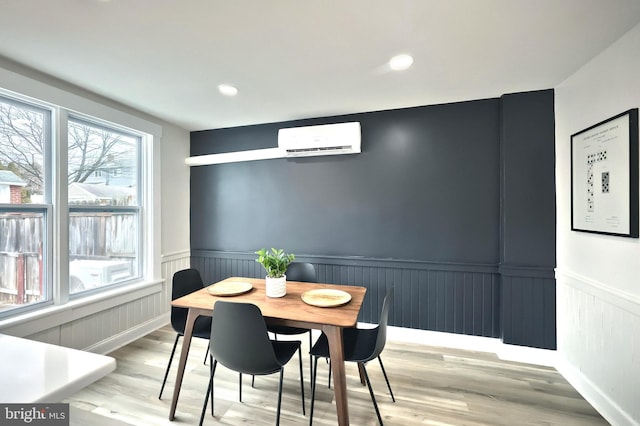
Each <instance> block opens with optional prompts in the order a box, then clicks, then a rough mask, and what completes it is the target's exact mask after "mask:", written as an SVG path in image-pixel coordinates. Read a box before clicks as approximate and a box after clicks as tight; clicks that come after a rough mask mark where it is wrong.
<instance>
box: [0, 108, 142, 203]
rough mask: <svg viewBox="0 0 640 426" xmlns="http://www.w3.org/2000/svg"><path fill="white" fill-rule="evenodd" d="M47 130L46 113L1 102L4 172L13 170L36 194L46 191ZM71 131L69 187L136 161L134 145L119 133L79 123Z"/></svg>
mask: <svg viewBox="0 0 640 426" xmlns="http://www.w3.org/2000/svg"><path fill="white" fill-rule="evenodd" d="M47 128H48V123H46V121H45V115H44V113H43V112H42V111H39V110H37V109H30V108H28V107H27V106H24V107H23V106H21V105H14V104H11V103H4V102H0V169H10V170H12V171H13V172H14V173H16V174H17V175H18V176H19V177H20V178H22V179H23V180H25V181H26V182H27V185H28V188H29V190H30V191H31V192H33V193H42V189H43V183H44V168H43V162H44V155H43V153H44V150H45V147H46V144H47V143H49V142H48V138H47ZM68 128H69V133H68V170H69V172H68V179H69V183H72V182H80V183H82V182H85V181H86V180H87V179H88V178H89V177H90V176H91V175H92V174H94V173H95V172H96V171H100V170H107V171H108V170H110V169H112V168H113V167H115V166H117V165H118V164H123V163H127V162H128V161H129V162H130V159H131V158H133V156H132V150H133V149H134V148H133V145H131V144H129V143H126V141H125V139H126V138H123V136H122V135H120V134H119V133H117V132H114V131H110V130H109V129H105V128H101V127H99V126H94V125H91V124H89V123H84V122H82V121H75V120H74V121H69V126H68ZM134 155H135V154H134Z"/></svg>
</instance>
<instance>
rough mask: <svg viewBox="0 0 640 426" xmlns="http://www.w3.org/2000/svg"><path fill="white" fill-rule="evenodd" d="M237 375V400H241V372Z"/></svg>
mask: <svg viewBox="0 0 640 426" xmlns="http://www.w3.org/2000/svg"><path fill="white" fill-rule="evenodd" d="M238 376H239V377H238V401H240V402H242V373H240V374H239V375H238Z"/></svg>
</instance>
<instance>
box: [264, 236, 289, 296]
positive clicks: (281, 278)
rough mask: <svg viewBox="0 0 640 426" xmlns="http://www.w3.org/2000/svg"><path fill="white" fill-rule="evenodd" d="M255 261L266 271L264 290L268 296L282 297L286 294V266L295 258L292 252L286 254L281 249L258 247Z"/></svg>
mask: <svg viewBox="0 0 640 426" xmlns="http://www.w3.org/2000/svg"><path fill="white" fill-rule="evenodd" d="M256 254H257V255H258V258H257V259H256V262H258V263H259V264H261V265H262V266H263V267H264V270H265V271H267V277H266V291H267V296H269V297H282V296H284V295H285V294H287V276H286V275H285V272H287V267H288V266H289V264H290V263H291V262H293V260H294V259H295V258H296V257H295V255H294V254H293V253H291V254H287V253H285V252H284V250H283V249H279V250H277V249H274V248H272V249H271V251H268V250H265V249H260V250H258V251H257V252H256Z"/></svg>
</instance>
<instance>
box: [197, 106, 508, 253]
mask: <svg viewBox="0 0 640 426" xmlns="http://www.w3.org/2000/svg"><path fill="white" fill-rule="evenodd" d="M499 113H500V104H499V101H498V100H496V99H492V100H485V101H477V102H466V103H460V104H449V105H439V106H431V107H422V108H411V109H401V110H393V111H383V112H375V113H368V114H358V115H352V116H341V117H337V118H328V119H326V120H313V121H309V120H307V121H300V122H293V123H278V124H269V125H263V126H254V127H251V128H250V130H251V131H250V133H249V132H247V130H248V128H240V129H238V133H244V132H247V135H244V134H242V135H237V134H235V133H234V132H233V131H231V130H223V131H217V130H213V131H208V132H197V133H193V134H192V143H191V146H192V155H196V154H204V153H212V152H214V150H217V149H220V150H222V151H227V150H230V149H232V148H233V147H234V146H235V145H236V144H237V143H238V142H239V141H243V140H245V139H244V138H245V137H246V138H247V139H249V138H250V139H252V140H255V144H254V146H257V147H273V146H277V131H278V129H279V128H280V127H285V126H293V125H308V124H318V123H323V122H327V123H328V122H335V121H359V122H360V123H361V128H362V150H363V152H362V153H361V154H358V155H349V156H326V157H312V158H301V159H297V160H288V159H276V160H264V161H253V162H245V163H235V164H225V165H217V166H210V167H196V168H192V171H191V195H192V209H191V219H192V223H193V224H198V226H197V227H196V226H193V227H192V228H191V230H192V231H191V246H192V248H193V249H208V250H234V251H254V250H256V249H257V248H260V247H265V246H266V247H272V246H273V247H286V248H287V250H290V251H293V252H294V253H297V254H313V255H325V256H326V255H329V256H364V257H369V258H384V259H386V258H393V259H412V260H427V261H446V262H482V263H493V264H495V263H496V262H497V260H498V246H499V240H498V225H499V220H498V219H499V162H498V161H499V127H498V123H499ZM246 145H248V144H244V145H243V146H246ZM201 226H203V227H201ZM203 230H206V232H202V231H203Z"/></svg>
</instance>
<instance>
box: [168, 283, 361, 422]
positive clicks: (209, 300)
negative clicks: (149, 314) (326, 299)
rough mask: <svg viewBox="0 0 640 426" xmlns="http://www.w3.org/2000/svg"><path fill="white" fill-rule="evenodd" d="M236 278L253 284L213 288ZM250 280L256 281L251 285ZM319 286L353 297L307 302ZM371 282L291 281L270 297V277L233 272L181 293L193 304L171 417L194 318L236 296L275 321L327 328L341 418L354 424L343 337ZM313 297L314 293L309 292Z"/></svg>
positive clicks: (181, 302) (183, 304) (185, 304)
mask: <svg viewBox="0 0 640 426" xmlns="http://www.w3.org/2000/svg"><path fill="white" fill-rule="evenodd" d="M234 283H236V284H238V283H242V284H243V286H245V287H250V290H247V291H245V292H243V293H241V294H237V295H232V296H229V295H226V296H218V295H213V294H211V292H210V291H209V288H212V289H215V288H220V287H224V288H228V287H233V286H234ZM247 283H248V284H250V286H248V285H247ZM316 289H335V290H342V291H345V292H347V293H349V295H350V296H351V298H350V300H349V301H348V302H347V303H345V304H343V305H340V306H332V307H318V306H314V305H310V304H308V303H306V302H304V301H303V300H302V299H303V297H302V296H303V294H305V293H306V295H308V294H309V293H307V292H308V291H310V290H316ZM366 291H367V290H366V288H364V287H359V286H348V285H336V284H319V283H306V282H297V281H287V294H286V295H285V296H283V297H277V298H273V297H267V295H266V292H265V280H264V279H259V278H245V277H231V278H227V279H225V280H222V281H220V282H219V283H215V284H213V285H212V286H208V287H205V288H203V289H202V290H198V291H195V292H193V293H191V294H188V295H186V296H183V297H180V298H178V299H175V300H174V301H172V302H171V305H172V306H174V307H179V308H187V309H188V314H187V322H186V325H185V331H184V339H183V341H182V350H181V352H180V362H179V364H178V372H177V375H176V382H175V386H174V389H173V398H172V400H171V409H170V411H169V420H174V418H175V413H176V408H177V405H178V397H179V395H180V387H181V385H182V379H183V377H184V371H185V365H186V363H187V355H188V354H189V347H190V345H191V337H192V333H193V324H194V323H195V321H196V318H198V317H199V316H201V315H202V316H212V315H213V305H214V303H215V302H216V301H217V300H225V301H231V302H243V303H253V304H254V305H256V306H258V308H260V310H261V311H262V315H263V316H264V318H265V320H266V321H267V322H268V323H269V324H274V325H287V326H292V327H300V328H309V329H315V330H321V331H322V332H324V334H325V335H326V336H327V340H328V341H329V353H330V356H331V371H332V374H333V378H334V386H333V389H334V393H335V400H336V411H337V416H338V424H339V425H341V426H343V425H348V424H349V408H348V404H347V382H346V375H345V364H344V347H343V341H342V334H343V329H344V328H346V327H355V326H356V323H357V320H358V313H359V312H360V307H361V306H362V301H363V300H364V296H365V293H366ZM306 295H305V299H307V301H309V298H308V297H306Z"/></svg>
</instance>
